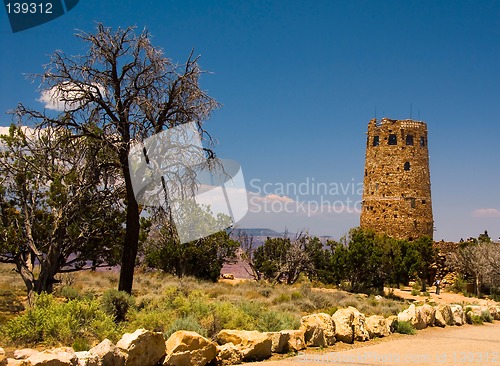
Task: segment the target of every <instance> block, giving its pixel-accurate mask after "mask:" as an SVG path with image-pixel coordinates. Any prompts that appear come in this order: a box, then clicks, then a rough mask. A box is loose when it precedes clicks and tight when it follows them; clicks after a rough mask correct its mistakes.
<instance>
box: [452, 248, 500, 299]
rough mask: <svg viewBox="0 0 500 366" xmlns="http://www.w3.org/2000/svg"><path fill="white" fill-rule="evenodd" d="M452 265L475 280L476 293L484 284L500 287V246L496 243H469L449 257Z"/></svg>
mask: <svg viewBox="0 0 500 366" xmlns="http://www.w3.org/2000/svg"><path fill="white" fill-rule="evenodd" d="M447 261H448V263H450V266H451V267H452V268H453V269H454V270H455V271H457V272H458V273H460V274H461V275H462V276H471V277H472V278H473V279H474V281H475V288H476V295H477V296H480V294H481V287H482V285H483V284H487V285H491V286H494V287H500V247H499V245H498V244H496V243H491V242H490V243H488V242H479V243H472V242H471V243H467V244H464V245H463V246H462V248H460V249H458V250H457V251H455V252H451V253H449V254H448V257H447Z"/></svg>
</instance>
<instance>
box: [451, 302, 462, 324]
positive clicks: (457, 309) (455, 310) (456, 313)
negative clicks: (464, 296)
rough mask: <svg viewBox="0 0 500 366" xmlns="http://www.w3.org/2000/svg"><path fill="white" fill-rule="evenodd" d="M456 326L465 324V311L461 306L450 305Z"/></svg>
mask: <svg viewBox="0 0 500 366" xmlns="http://www.w3.org/2000/svg"><path fill="white" fill-rule="evenodd" d="M450 308H451V313H452V315H453V322H454V323H455V325H463V324H464V323H465V314H464V309H463V308H462V307H461V306H460V305H456V304H453V305H450Z"/></svg>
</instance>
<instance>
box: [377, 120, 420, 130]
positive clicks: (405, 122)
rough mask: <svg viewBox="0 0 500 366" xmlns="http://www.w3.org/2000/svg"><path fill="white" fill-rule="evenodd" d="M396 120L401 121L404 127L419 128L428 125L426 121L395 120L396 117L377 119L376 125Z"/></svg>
mask: <svg viewBox="0 0 500 366" xmlns="http://www.w3.org/2000/svg"><path fill="white" fill-rule="evenodd" d="M395 122H400V124H401V127H402V128H411V127H415V128H418V127H425V126H426V124H425V122H422V121H415V120H412V119H405V120H395V119H389V118H382V119H379V120H375V127H380V126H382V125H383V124H387V123H395Z"/></svg>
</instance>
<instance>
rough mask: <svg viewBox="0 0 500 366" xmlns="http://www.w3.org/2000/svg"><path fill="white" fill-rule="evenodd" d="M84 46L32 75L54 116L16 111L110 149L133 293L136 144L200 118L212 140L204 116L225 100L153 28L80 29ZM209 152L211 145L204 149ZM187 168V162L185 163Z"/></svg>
mask: <svg viewBox="0 0 500 366" xmlns="http://www.w3.org/2000/svg"><path fill="white" fill-rule="evenodd" d="M77 37H78V39H80V40H81V41H83V42H84V43H85V46H86V50H85V51H83V52H82V53H80V55H77V56H68V55H66V54H65V53H64V52H62V51H56V52H55V53H54V54H53V55H52V57H51V60H50V62H49V63H48V64H47V65H46V68H45V72H44V73H43V74H41V75H34V77H35V78H38V79H39V80H40V83H41V87H42V88H43V89H44V92H45V93H46V95H49V96H51V98H52V101H53V102H54V104H57V103H59V104H62V107H63V108H64V111H63V112H61V113H60V114H58V115H55V116H54V113H52V112H51V113H46V111H45V110H43V111H37V110H34V109H31V108H29V107H26V106H25V105H23V104H21V105H19V107H18V108H17V109H16V111H15V113H16V115H17V116H18V117H19V118H20V119H21V120H24V121H26V120H31V121H33V122H34V123H35V124H37V125H42V126H47V127H50V128H53V129H58V128H61V127H62V128H69V129H71V130H72V131H73V132H74V136H73V137H74V139H75V141H76V142H75V143H79V140H80V139H87V140H88V139H92V140H95V141H96V143H98V144H102V145H103V146H105V147H106V148H107V149H108V150H109V151H111V152H112V156H110V158H109V160H108V162H107V163H108V164H110V165H113V166H115V167H116V168H117V169H119V171H120V179H121V180H122V181H123V183H124V191H123V192H120V198H121V199H122V204H123V205H124V206H125V212H126V223H125V233H124V235H123V236H120V237H121V238H122V240H123V247H122V257H121V271H120V280H119V285H118V289H119V290H123V291H126V292H128V293H130V292H131V291H132V284H133V277H134V267H135V264H136V258H137V252H138V248H139V239H140V214H141V209H142V208H141V207H140V206H139V204H138V202H137V200H136V197H135V196H134V191H133V187H132V181H131V176H130V170H129V152H130V148H131V146H133V145H134V144H135V143H140V142H141V141H143V140H144V139H145V138H147V137H149V136H152V135H153V134H156V133H159V132H161V131H164V130H167V129H169V128H172V127H175V126H178V125H181V124H184V123H188V122H195V123H196V124H197V126H198V129H199V132H200V134H201V135H202V136H203V137H206V138H208V139H211V138H210V135H208V134H207V133H206V131H205V130H204V129H203V127H202V124H203V122H204V121H205V120H206V119H207V118H208V117H209V116H210V114H211V112H212V111H213V110H214V109H215V108H217V107H218V106H219V104H218V103H217V102H216V101H215V100H214V99H212V98H211V97H209V96H208V95H207V94H206V93H205V92H204V91H203V90H201V88H200V86H199V79H200V76H201V75H202V74H203V71H202V70H201V68H200V67H199V65H198V58H197V57H193V55H192V54H191V55H190V56H189V57H188V59H187V61H186V62H185V63H184V64H181V65H179V64H176V63H174V62H172V61H171V60H170V59H168V58H166V57H165V56H164V55H163V52H162V51H161V50H160V49H159V48H155V47H153V46H152V44H151V42H150V35H149V33H148V32H147V31H143V32H142V33H140V34H136V33H135V32H134V28H133V27H129V28H127V29H118V30H116V31H112V30H111V29H110V28H107V27H104V26H103V25H102V24H99V25H98V26H97V31H96V32H95V33H85V32H81V33H79V34H77ZM205 152H206V155H207V157H213V156H214V154H213V151H212V150H211V149H210V148H205ZM186 169H189V167H186Z"/></svg>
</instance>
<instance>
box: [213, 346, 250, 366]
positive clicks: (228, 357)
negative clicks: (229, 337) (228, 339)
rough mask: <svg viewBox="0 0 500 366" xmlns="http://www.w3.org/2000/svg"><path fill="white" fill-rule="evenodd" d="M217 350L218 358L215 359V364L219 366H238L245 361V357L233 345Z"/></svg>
mask: <svg viewBox="0 0 500 366" xmlns="http://www.w3.org/2000/svg"><path fill="white" fill-rule="evenodd" d="M216 348H217V356H216V358H215V363H216V364H217V365H218V366H226V365H237V364H240V363H241V361H242V360H243V355H242V354H241V352H240V350H239V349H238V347H236V346H235V345H234V344H232V343H226V344H223V345H221V346H216Z"/></svg>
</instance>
